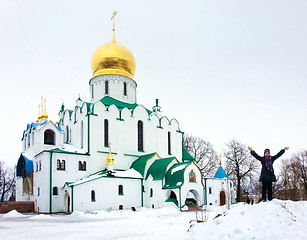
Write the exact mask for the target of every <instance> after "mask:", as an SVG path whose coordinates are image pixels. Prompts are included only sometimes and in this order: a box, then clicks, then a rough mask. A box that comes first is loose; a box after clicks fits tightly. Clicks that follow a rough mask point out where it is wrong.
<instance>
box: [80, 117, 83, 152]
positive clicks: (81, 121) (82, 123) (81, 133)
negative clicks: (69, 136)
mask: <svg viewBox="0 0 307 240" xmlns="http://www.w3.org/2000/svg"><path fill="white" fill-rule="evenodd" d="M80 131H81V133H80V135H81V137H80V139H81V148H83V120H81V130H80Z"/></svg>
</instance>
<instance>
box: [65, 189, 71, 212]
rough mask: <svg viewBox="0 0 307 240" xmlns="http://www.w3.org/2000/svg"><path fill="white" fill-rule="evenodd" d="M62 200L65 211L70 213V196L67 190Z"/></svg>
mask: <svg viewBox="0 0 307 240" xmlns="http://www.w3.org/2000/svg"><path fill="white" fill-rule="evenodd" d="M64 201H65V212H66V213H70V196H69V194H68V192H67V190H66V191H65V197H64Z"/></svg>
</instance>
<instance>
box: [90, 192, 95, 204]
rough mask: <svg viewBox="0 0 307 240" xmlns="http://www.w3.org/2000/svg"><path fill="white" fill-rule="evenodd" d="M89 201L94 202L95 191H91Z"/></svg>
mask: <svg viewBox="0 0 307 240" xmlns="http://www.w3.org/2000/svg"><path fill="white" fill-rule="evenodd" d="M91 201H92V202H96V196H95V191H94V190H92V191H91Z"/></svg>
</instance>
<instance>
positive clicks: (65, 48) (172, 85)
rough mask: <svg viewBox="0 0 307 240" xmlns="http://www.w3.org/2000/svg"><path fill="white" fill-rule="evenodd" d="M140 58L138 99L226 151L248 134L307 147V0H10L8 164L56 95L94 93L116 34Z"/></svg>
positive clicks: (2, 58) (0, 67) (1, 68)
mask: <svg viewBox="0 0 307 240" xmlns="http://www.w3.org/2000/svg"><path fill="white" fill-rule="evenodd" d="M113 10H117V11H118V14H117V16H116V38H117V41H118V42H119V43H121V44H123V45H124V46H126V47H127V48H129V49H130V50H131V52H132V53H133V54H134V57H135V59H136V74H135V78H134V79H135V81H136V82H137V84H138V88H137V101H138V103H139V104H142V105H144V106H145V107H147V108H151V107H152V106H153V105H154V104H155V99H156V98H158V99H159V101H160V106H161V107H162V111H163V115H166V116H167V117H168V118H176V119H177V120H178V121H179V124H180V128H181V130H182V131H183V132H185V133H190V134H192V135H195V136H198V137H200V138H202V139H204V140H206V141H209V142H211V143H212V144H213V146H214V148H215V149H216V151H217V152H218V153H220V152H222V151H223V149H225V143H227V142H228V141H229V140H230V139H233V138H235V139H238V140H240V141H241V142H242V143H244V144H246V145H250V146H252V147H253V148H254V149H255V150H256V151H257V152H259V153H260V154H262V152H263V149H264V148H271V150H272V152H273V154H274V153H276V152H277V151H279V150H280V149H281V148H283V147H285V146H289V147H290V150H289V152H287V155H285V157H287V156H290V155H291V154H292V153H294V152H296V151H298V150H299V149H303V148H304V149H307V111H306V107H307V97H306V93H307V81H306V78H307V47H306V43H307V27H306V26H307V14H306V13H307V1H298V0H287V1H285V0H276V1H267V0H257V1H252V0H238V1H235V0H232V1H230V0H228V1H227V0H219V1H209V0H206V1H204V0H199V1H178V0H176V1H165V0H163V1H157V0H155V1H131V0H130V1H127V0H123V1H102V0H97V1H91V0H88V1H81V0H80V1H78V0H65V1H63V0H61V1H57V0H52V1H51V0H50V1H47V0H46V1H43V0H40V1H38V0H37V1H33V0H28V1H24V0H19V1H18V0H14V1H13V0H0V31H1V32H0V36H1V37H0V79H1V87H0V100H1V105H2V107H1V119H0V131H1V138H0V160H2V161H5V162H6V163H8V164H10V165H13V164H16V163H17V160H18V157H19V155H20V152H21V150H22V147H21V146H22V145H21V141H20V140H21V137H22V133H23V130H24V129H25V128H26V124H27V123H30V122H34V121H35V120H36V119H37V116H38V104H39V103H40V97H41V96H44V97H46V98H47V113H48V115H49V119H50V120H52V121H54V122H56V121H58V116H57V113H58V112H59V110H60V106H61V102H62V99H63V100H64V103H65V106H66V107H67V108H73V107H74V106H75V100H76V99H77V98H78V94H80V95H81V98H82V99H83V100H87V101H88V100H89V80H90V79H91V77H92V72H91V68H90V63H91V56H92V54H93V52H94V51H95V49H96V48H97V47H98V46H100V45H102V44H104V43H107V42H109V41H110V40H111V37H112V22H111V20H110V18H111V16H112V12H113Z"/></svg>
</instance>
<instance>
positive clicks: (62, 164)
mask: <svg viewBox="0 0 307 240" xmlns="http://www.w3.org/2000/svg"><path fill="white" fill-rule="evenodd" d="M61 170H65V160H62V162H61Z"/></svg>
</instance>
